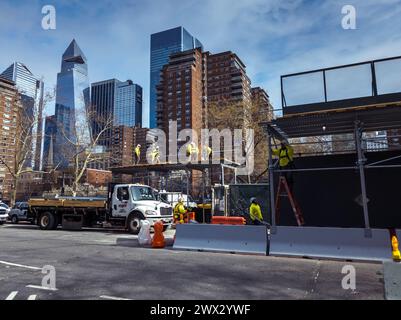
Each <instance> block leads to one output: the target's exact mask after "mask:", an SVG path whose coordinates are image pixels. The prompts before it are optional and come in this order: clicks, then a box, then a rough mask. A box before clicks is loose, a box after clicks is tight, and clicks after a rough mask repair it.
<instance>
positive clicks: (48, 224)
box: [39, 212, 56, 230]
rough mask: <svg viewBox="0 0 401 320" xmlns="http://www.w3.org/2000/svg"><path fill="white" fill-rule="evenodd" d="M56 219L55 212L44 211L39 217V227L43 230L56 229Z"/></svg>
mask: <svg viewBox="0 0 401 320" xmlns="http://www.w3.org/2000/svg"><path fill="white" fill-rule="evenodd" d="M55 222H56V219H55V217H54V214H52V213H50V212H45V213H42V214H41V216H40V218H39V227H40V228H41V229H42V230H51V229H54V225H55V224H56V223H55Z"/></svg>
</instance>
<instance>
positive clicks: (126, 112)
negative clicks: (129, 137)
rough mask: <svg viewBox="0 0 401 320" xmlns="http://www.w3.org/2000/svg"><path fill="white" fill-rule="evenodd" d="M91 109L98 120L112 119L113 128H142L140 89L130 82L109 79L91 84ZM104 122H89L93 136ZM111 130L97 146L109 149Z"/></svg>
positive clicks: (101, 128)
mask: <svg viewBox="0 0 401 320" xmlns="http://www.w3.org/2000/svg"><path fill="white" fill-rule="evenodd" d="M91 108H92V110H93V111H94V112H96V114H97V115H98V117H99V118H100V119H105V120H106V119H107V118H108V117H110V116H112V117H113V124H114V126H127V127H142V87H141V86H140V85H138V84H135V83H133V81H132V80H127V81H125V82H122V81H119V80H117V79H110V80H105V81H100V82H96V83H92V85H91ZM103 123H104V122H102V121H100V122H99V121H93V122H91V131H92V134H93V136H96V135H98V134H99V132H100V131H101V130H103V129H104V126H102V124H103ZM111 139H112V130H111V129H110V130H106V132H104V134H103V135H102V137H101V138H100V139H99V145H102V146H106V147H110V145H111Z"/></svg>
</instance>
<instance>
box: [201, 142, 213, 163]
mask: <svg viewBox="0 0 401 320" xmlns="http://www.w3.org/2000/svg"><path fill="white" fill-rule="evenodd" d="M211 156H212V148H210V147H209V146H208V145H204V146H203V152H202V160H203V161H210V160H211Z"/></svg>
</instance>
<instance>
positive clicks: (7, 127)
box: [0, 77, 21, 200]
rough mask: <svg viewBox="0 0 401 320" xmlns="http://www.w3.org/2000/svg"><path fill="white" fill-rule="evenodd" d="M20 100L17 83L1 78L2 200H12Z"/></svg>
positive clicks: (0, 176) (0, 188) (0, 148)
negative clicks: (12, 175)
mask: <svg viewBox="0 0 401 320" xmlns="http://www.w3.org/2000/svg"><path fill="white" fill-rule="evenodd" d="M20 106H21V105H20V100H19V96H18V91H17V89H16V87H15V83H14V82H13V81H10V80H8V79H4V78H2V77H0V124H1V125H0V159H1V160H0V199H2V200H10V195H11V193H10V192H11V185H12V177H11V174H10V170H11V171H12V170H14V167H15V161H14V160H15V152H16V148H17V146H16V138H15V137H16V135H17V134H18V132H17V121H19V119H18V116H19V110H18V108H19V107H20Z"/></svg>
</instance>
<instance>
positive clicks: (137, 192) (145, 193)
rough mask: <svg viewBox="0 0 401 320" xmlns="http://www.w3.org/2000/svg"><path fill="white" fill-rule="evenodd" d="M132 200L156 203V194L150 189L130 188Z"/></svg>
mask: <svg viewBox="0 0 401 320" xmlns="http://www.w3.org/2000/svg"><path fill="white" fill-rule="evenodd" d="M131 194H132V199H133V200H134V201H143V200H150V201H156V200H157V199H156V194H155V193H154V191H153V189H152V188H149V187H139V186H135V187H131Z"/></svg>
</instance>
